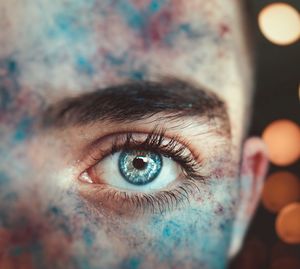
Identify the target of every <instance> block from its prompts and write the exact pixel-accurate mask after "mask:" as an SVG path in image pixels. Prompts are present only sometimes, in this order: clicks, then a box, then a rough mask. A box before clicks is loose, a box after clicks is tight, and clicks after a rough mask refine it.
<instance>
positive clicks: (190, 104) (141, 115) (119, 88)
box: [41, 79, 230, 135]
mask: <svg viewBox="0 0 300 269" xmlns="http://www.w3.org/2000/svg"><path fill="white" fill-rule="evenodd" d="M158 113H164V115H166V117H168V118H175V119H177V118H182V117H193V116H199V117H207V118H208V119H209V120H211V119H216V118H217V119H220V120H221V121H220V122H221V124H222V125H221V128H222V131H223V132H225V133H227V134H228V135H230V123H229V117H228V113H227V109H226V105H225V103H224V101H222V100H221V98H219V97H218V96H217V95H216V94H214V93H212V92H211V91H209V90H207V89H205V88H204V87H199V86H195V85H193V84H192V83H190V82H186V81H183V80H178V79H168V80H166V81H162V82H152V81H138V82H129V83H125V84H120V85H116V86H111V87H107V88H104V89H97V90H95V91H93V92H90V93H85V94H82V95H80V96H78V97H73V98H65V99H64V100H62V101H59V102H58V103H56V104H53V105H50V106H49V107H47V109H46V110H45V111H44V113H43V115H42V121H41V122H42V126H43V127H44V128H48V127H55V128H60V127H68V126H76V125H85V124H89V123H93V122H97V121H104V120H110V121H114V122H134V121H137V120H143V119H146V118H150V117H151V116H154V115H156V114H158Z"/></svg>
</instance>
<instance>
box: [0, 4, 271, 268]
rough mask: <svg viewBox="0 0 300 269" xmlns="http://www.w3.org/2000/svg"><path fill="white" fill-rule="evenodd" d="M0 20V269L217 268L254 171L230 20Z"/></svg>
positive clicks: (229, 246) (237, 228) (163, 13)
mask: <svg viewBox="0 0 300 269" xmlns="http://www.w3.org/2000/svg"><path fill="white" fill-rule="evenodd" d="M0 7H1V10H2V14H1V19H0V25H1V29H5V30H4V32H2V33H1V36H0V48H1V51H0V85H1V92H0V94H1V102H0V109H1V117H0V122H1V129H0V131H1V139H2V141H1V148H0V158H1V164H0V171H1V173H0V187H1V192H0V197H1V198H0V199H1V202H0V207H1V208H0V225H1V226H0V227H1V229H0V235H1V237H2V238H3V239H2V241H0V254H1V256H0V264H1V266H0V267H1V268H2V267H5V266H6V267H8V268H11V267H12V268H13V266H14V265H15V264H22V266H24V267H22V268H64V269H66V268H153V267H157V268H223V267H224V266H225V264H226V263H227V260H228V257H229V256H230V255H233V254H234V253H235V252H236V251H237V249H238V248H239V245H240V242H241V239H242V237H243V234H244V231H245V228H246V226H247V223H248V221H249V219H250V217H251V215H252V212H253V210H254V208H255V204H256V202H257V197H258V194H259V190H260V186H261V184H260V181H261V180H262V178H263V175H264V171H265V167H266V162H265V157H264V153H263V149H262V146H261V144H260V142H259V141H258V140H250V141H249V142H248V143H246V146H245V150H244V153H243V165H242V167H241V166H240V162H241V155H242V152H241V141H242V140H243V137H244V132H245V126H246V125H247V111H248V110H247V107H248V106H249V96H251V83H250V81H251V66H250V61H249V56H248V53H247V46H246V45H245V41H244V36H243V32H242V29H241V26H240V25H241V23H240V15H241V13H240V11H239V5H238V4H237V3H236V2H230V3H229V1H223V0H213V1H204V0H191V1H183V0H182V1H179V0H172V1H171V0H168V1H156V0H143V1H136V0H124V1H112V0H106V1H102V0H101V1H100V0H88V1H87V0H85V1H83V0H76V1H74V0H72V1H70V0H63V1H59V2H58V1H46V0H43V1H39V2H37V1H33V0H28V1H22V2H20V1H2V2H1V3H0ZM250 197H251V200H250Z"/></svg>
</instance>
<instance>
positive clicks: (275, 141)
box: [262, 119, 300, 166]
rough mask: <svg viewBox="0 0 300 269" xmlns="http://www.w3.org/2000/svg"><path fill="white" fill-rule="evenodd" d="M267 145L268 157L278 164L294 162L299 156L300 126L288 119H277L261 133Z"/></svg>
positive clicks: (284, 164) (283, 164)
mask: <svg viewBox="0 0 300 269" xmlns="http://www.w3.org/2000/svg"><path fill="white" fill-rule="evenodd" d="M262 138H263V140H264V141H265V143H266V144H267V146H268V150H269V159H270V161H271V162H272V163H274V164H276V165H279V166H286V165H290V164H292V163H294V162H295V161H297V160H298V159H299V157H300V128H299V126H298V125H297V124H296V123H294V122H292V121H290V120H284V119H283V120H277V121H274V122H272V123H271V124H269V125H268V126H267V128H266V129H265V130H264V132H263V135H262Z"/></svg>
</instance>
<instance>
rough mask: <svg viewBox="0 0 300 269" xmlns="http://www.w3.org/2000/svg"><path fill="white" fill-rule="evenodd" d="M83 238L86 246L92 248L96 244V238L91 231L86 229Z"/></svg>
mask: <svg viewBox="0 0 300 269" xmlns="http://www.w3.org/2000/svg"><path fill="white" fill-rule="evenodd" d="M82 236H83V240H84V242H85V244H86V246H88V247H91V246H92V245H93V244H94V241H95V237H94V234H93V233H92V232H91V231H90V229H88V228H84V229H83V231H82Z"/></svg>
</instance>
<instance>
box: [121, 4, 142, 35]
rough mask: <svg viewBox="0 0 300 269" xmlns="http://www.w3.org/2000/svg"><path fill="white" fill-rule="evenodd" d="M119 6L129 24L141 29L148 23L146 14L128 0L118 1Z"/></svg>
mask: <svg viewBox="0 0 300 269" xmlns="http://www.w3.org/2000/svg"><path fill="white" fill-rule="evenodd" d="M116 4H117V7H118V9H119V10H120V14H121V15H122V16H123V18H124V20H125V21H126V22H127V24H128V25H129V26H130V27H132V28H133V29H135V30H140V29H141V28H143V27H144V26H145V25H146V16H145V14H144V12H141V10H137V9H136V8H135V7H134V6H133V5H132V4H131V3H130V1H128V0H124V1H118V2H117V3H116Z"/></svg>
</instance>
